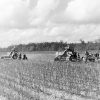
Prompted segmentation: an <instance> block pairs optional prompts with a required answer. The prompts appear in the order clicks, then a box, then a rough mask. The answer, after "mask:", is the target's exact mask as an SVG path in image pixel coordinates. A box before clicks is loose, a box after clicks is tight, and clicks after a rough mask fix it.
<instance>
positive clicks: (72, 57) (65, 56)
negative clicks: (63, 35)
mask: <svg viewBox="0 0 100 100" xmlns="http://www.w3.org/2000/svg"><path fill="white" fill-rule="evenodd" d="M98 60H99V54H98V53H96V54H90V53H89V52H88V51H86V53H85V56H84V57H80V54H79V53H78V52H75V51H74V50H71V49H69V48H67V49H66V50H65V51H63V52H57V53H56V57H55V58H54V61H71V62H80V61H84V62H95V61H98Z"/></svg>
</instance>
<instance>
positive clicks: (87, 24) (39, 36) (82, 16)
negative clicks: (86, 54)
mask: <svg viewBox="0 0 100 100" xmlns="http://www.w3.org/2000/svg"><path fill="white" fill-rule="evenodd" d="M97 38H100V0H0V47H6V46H8V45H12V44H19V43H29V42H44V41H60V40H64V41H68V42H78V41H79V40H80V39H84V40H85V41H91V40H95V39H97Z"/></svg>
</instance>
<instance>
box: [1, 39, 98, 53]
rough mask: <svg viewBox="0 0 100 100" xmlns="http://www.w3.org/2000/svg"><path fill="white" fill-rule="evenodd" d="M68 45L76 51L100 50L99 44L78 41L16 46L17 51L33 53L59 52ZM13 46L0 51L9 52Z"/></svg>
mask: <svg viewBox="0 0 100 100" xmlns="http://www.w3.org/2000/svg"><path fill="white" fill-rule="evenodd" d="M67 45H69V46H70V48H74V49H75V50H76V51H84V50H100V43H99V42H95V43H94V42H85V41H84V40H80V43H67V42H63V41H60V42H43V43H29V44H19V45H16V49H17V50H18V51H23V52H33V51H59V50H64V49H65V47H66V46H67ZM13 47H14V46H13V45H12V46H9V47H7V48H1V49H0V51H11V49H12V48H13Z"/></svg>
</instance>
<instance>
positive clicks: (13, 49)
mask: <svg viewBox="0 0 100 100" xmlns="http://www.w3.org/2000/svg"><path fill="white" fill-rule="evenodd" d="M15 49H16V47H15V46H14V47H13V48H12V50H11V52H10V56H12V55H14V54H15V53H16V52H17V51H16V50H15Z"/></svg>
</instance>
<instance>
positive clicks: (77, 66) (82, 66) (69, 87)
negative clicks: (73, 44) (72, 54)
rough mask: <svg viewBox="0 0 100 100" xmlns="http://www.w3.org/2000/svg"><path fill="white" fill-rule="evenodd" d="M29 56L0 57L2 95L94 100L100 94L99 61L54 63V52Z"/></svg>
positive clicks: (19, 98) (25, 99) (24, 98)
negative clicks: (24, 58) (13, 58)
mask: <svg viewBox="0 0 100 100" xmlns="http://www.w3.org/2000/svg"><path fill="white" fill-rule="evenodd" d="M28 57H29V60H28V61H19V60H0V95H2V96H5V97H7V98H8V99H9V100H47V99H48V100H58V99H59V100H65V99H66V100H68V98H70V100H76V99H74V96H75V95H76V96H77V98H78V96H79V98H80V97H81V98H85V99H86V98H87V99H91V98H92V99H93V100H95V99H96V98H97V96H99V94H100V91H99V77H100V75H99V74H100V72H99V70H100V68H99V67H100V64H99V63H71V62H53V58H54V55H53V54H34V55H28ZM69 95H70V97H69ZM72 95H73V96H72ZM50 98H51V99H50ZM85 99H84V100H85ZM77 100H80V99H77Z"/></svg>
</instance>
